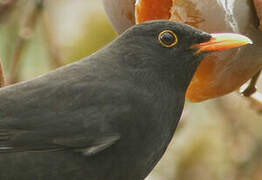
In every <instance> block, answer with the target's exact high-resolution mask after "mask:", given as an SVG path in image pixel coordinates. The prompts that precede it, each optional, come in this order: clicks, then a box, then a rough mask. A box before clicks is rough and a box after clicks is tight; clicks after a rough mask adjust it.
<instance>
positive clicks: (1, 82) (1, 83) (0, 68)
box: [0, 61, 5, 87]
mask: <svg viewBox="0 0 262 180" xmlns="http://www.w3.org/2000/svg"><path fill="white" fill-rule="evenodd" d="M3 86H5V77H4V70H3V66H2V63H1V61H0V87H3Z"/></svg>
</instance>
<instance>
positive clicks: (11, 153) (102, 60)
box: [0, 21, 251, 180]
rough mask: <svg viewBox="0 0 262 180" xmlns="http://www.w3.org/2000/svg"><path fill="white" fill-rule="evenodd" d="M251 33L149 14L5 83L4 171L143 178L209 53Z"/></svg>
mask: <svg viewBox="0 0 262 180" xmlns="http://www.w3.org/2000/svg"><path fill="white" fill-rule="evenodd" d="M248 43H251V41H250V40H249V39H248V38H246V37H244V36H241V35H234V34H220V35H219V34H207V33H205V32H202V31H199V30H197V29H194V28H192V27H190V26H188V25H183V24H179V23H174V22H170V21H150V22H146V23H143V24H140V25H136V26H133V27H132V28H130V29H128V30H127V31H126V32H125V33H123V34H122V35H121V36H120V37H118V38H117V39H116V40H114V41H113V42H112V43H110V44H109V45H108V46H106V47H105V48H103V49H101V50H99V51H98V52H96V53H95V54H93V55H91V56H89V57H87V58H84V59H83V60H80V61H79V62H76V63H73V64H70V65H67V66H65V67H62V68H59V69H57V70H55V71H53V72H50V73H48V74H46V75H43V76H40V77H38V78H35V79H33V80H30V81H26V82H22V83H18V84H15V85H11V86H8V87H4V88H2V89H0V179H1V180H83V179H88V180H141V179H144V178H145V177H146V176H147V175H148V174H149V172H150V171H151V170H152V168H153V167H154V166H155V165H156V163H157V162H158V161H159V159H160V158H161V156H162V155H163V153H164V152H165V150H166V148H167V145H168V143H169V142H170V140H171V138H172V136H173V133H174V131H175V129H176V126H177V123H178V121H179V118H180V115H181V112H182V110H183V106H184V100H185V91H186V89H187V86H188V84H189V82H190V80H191V78H192V76H193V73H194V71H195V69H196V68H197V66H198V64H199V63H200V61H201V60H202V58H203V57H204V55H205V54H207V52H209V51H216V50H224V49H229V48H233V47H237V46H241V45H244V44H248Z"/></svg>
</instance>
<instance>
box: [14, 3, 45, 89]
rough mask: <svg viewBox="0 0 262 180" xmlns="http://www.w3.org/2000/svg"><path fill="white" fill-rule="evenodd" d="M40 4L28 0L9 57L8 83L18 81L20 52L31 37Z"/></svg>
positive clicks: (39, 11)
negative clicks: (13, 47)
mask: <svg viewBox="0 0 262 180" xmlns="http://www.w3.org/2000/svg"><path fill="white" fill-rule="evenodd" d="M41 10H42V5H41V4H40V3H39V1H37V2H35V1H29V2H28V4H27V6H26V8H25V15H24V17H23V18H24V19H23V21H22V23H21V25H20V28H19V36H18V39H17V41H16V47H15V50H14V53H13V57H12V59H11V62H12V64H11V69H10V78H9V83H10V84H13V83H16V82H17V81H18V64H19V62H20V60H21V55H22V52H23V50H24V48H25V45H26V42H27V40H28V39H29V38H30V37H31V35H32V32H33V31H34V29H35V25H36V22H37V20H38V18H39V15H40V14H41V12H42V11H41Z"/></svg>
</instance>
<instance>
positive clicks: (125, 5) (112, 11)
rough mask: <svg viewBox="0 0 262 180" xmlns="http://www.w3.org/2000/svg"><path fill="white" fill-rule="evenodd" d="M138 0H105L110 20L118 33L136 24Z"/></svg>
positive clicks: (104, 3)
mask: <svg viewBox="0 0 262 180" xmlns="http://www.w3.org/2000/svg"><path fill="white" fill-rule="evenodd" d="M135 2H136V0H103V5H104V8H105V11H106V13H107V14H108V17H109V21H110V23H111V24H112V26H113V28H114V29H115V31H116V32H117V33H118V34H121V33H122V32H124V31H125V30H126V29H127V28H129V27H130V26H132V25H134V24H135Z"/></svg>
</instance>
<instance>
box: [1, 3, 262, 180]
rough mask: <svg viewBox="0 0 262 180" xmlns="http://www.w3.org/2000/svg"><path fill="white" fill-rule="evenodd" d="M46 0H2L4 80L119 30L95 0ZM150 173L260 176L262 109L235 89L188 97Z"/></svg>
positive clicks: (88, 49)
mask: <svg viewBox="0 0 262 180" xmlns="http://www.w3.org/2000/svg"><path fill="white" fill-rule="evenodd" d="M44 2H45V4H42V1H41V0H0V58H1V60H2V63H3V66H4V71H5V76H6V83H7V84H12V83H16V82H18V81H24V80H28V79H32V78H33V77H36V76H38V75H41V74H43V73H45V72H48V71H51V70H52V69H55V68H58V67H59V66H62V65H65V64H67V63H71V62H73V61H77V60H79V59H81V58H82V57H85V56H88V55H90V54H91V53H93V52H95V51H96V50H97V49H99V48H101V47H103V46H104V45H105V44H107V43H108V42H110V41H111V40H113V39H114V38H115V37H116V34H115V32H114V31H113V30H112V28H111V26H110V24H109V23H108V20H107V18H106V15H105V13H104V10H103V6H102V2H101V1H100V0H55V1H54V0H44ZM260 84H261V82H260ZM260 87H261V88H262V86H261V85H260ZM152 151H153V149H152ZM147 179H148V180H261V179H262V115H261V114H259V113H258V112H257V111H256V110H255V109H254V108H252V107H251V106H250V102H249V101H248V100H247V99H246V98H244V97H241V96H240V95H239V94H238V93H231V94H229V95H227V96H224V97H221V98H217V99H214V100H209V101H206V102H203V103H190V102H187V103H186V106H185V109H184V113H183V116H182V119H181V121H180V123H179V126H178V128H177V131H176V133H175V135H174V138H173V140H172V142H171V143H170V145H169V147H168V150H167V152H166V153H165V155H164V157H163V158H162V160H161V161H160V162H159V163H158V165H157V166H156V168H155V169H154V171H153V172H152V173H151V174H150V176H149V177H148V178H147Z"/></svg>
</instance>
